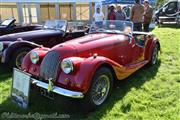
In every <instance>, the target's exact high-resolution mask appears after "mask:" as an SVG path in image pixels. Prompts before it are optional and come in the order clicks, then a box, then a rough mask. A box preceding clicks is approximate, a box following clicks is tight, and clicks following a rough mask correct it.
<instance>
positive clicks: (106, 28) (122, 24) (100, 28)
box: [90, 20, 133, 34]
mask: <svg viewBox="0 0 180 120" xmlns="http://www.w3.org/2000/svg"><path fill="white" fill-rule="evenodd" d="M97 32H98V33H99V32H102V33H124V34H132V32H133V23H132V22H129V21H121V20H104V21H98V22H93V23H92V25H91V28H90V33H97Z"/></svg>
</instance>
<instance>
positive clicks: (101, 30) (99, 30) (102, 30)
mask: <svg viewBox="0 0 180 120" xmlns="http://www.w3.org/2000/svg"><path fill="white" fill-rule="evenodd" d="M104 31H106V29H103V28H100V29H98V30H97V32H104Z"/></svg>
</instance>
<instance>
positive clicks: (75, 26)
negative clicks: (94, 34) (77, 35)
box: [67, 22, 86, 32]
mask: <svg viewBox="0 0 180 120" xmlns="http://www.w3.org/2000/svg"><path fill="white" fill-rule="evenodd" d="M85 28H86V23H84V22H68V26H67V31H68V32H78V31H84V30H85Z"/></svg>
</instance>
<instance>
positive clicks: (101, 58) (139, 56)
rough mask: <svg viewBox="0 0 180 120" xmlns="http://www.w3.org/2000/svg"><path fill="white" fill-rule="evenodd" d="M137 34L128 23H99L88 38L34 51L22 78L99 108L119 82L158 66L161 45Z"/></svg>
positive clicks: (150, 38) (142, 33) (26, 61)
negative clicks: (26, 76)
mask: <svg viewBox="0 0 180 120" xmlns="http://www.w3.org/2000/svg"><path fill="white" fill-rule="evenodd" d="M132 28H133V25H132V23H131V22H127V21H103V22H95V23H93V24H92V26H91V28H90V34H88V35H86V36H84V37H80V38H76V39H73V40H70V41H67V42H65V43H62V44H59V45H56V46H55V47H53V48H52V49H49V48H44V47H39V48H36V49H34V50H32V51H31V52H29V53H28V54H27V55H26V56H25V58H24V60H23V63H22V68H21V70H18V72H19V73H21V74H29V75H30V76H31V85H33V86H37V88H40V89H44V90H45V91H47V92H46V93H51V94H55V95H62V96H66V97H71V98H83V100H84V101H85V104H86V106H89V107H88V108H96V107H98V106H100V105H102V104H103V103H104V102H105V100H106V99H107V98H108V96H109V95H110V93H111V90H112V88H113V83H114V81H116V80H122V79H125V78H127V77H128V76H130V75H131V74H132V73H134V72H135V71H137V70H138V69H140V68H141V67H143V66H144V65H146V64H151V65H154V64H156V62H157V57H158V51H159V50H160V43H159V41H158V39H157V38H156V37H155V36H154V35H152V34H150V33H144V32H135V31H134V32H133V30H132ZM16 72H17V70H16ZM14 79H18V78H14ZM46 95H47V94H46Z"/></svg>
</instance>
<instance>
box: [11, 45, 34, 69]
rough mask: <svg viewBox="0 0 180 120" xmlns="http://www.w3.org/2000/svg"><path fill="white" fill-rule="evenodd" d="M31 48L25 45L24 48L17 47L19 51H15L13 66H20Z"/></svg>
mask: <svg viewBox="0 0 180 120" xmlns="http://www.w3.org/2000/svg"><path fill="white" fill-rule="evenodd" d="M30 50H31V48H28V47H23V48H20V49H17V51H15V52H14V53H13V56H12V61H11V67H16V68H20V67H21V64H22V61H23V58H24V57H25V55H26V54H27V53H28V52H29V51H30Z"/></svg>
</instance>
